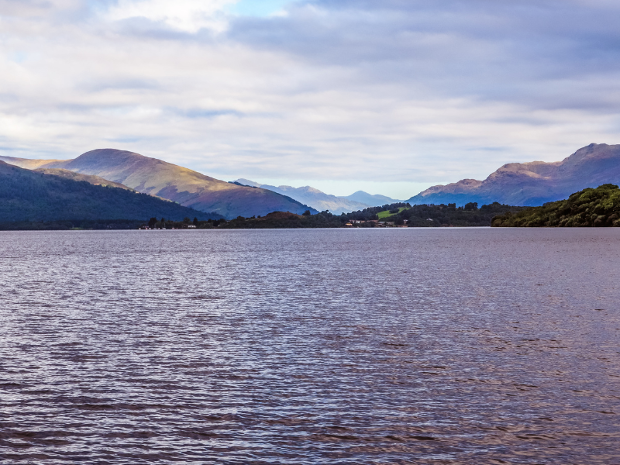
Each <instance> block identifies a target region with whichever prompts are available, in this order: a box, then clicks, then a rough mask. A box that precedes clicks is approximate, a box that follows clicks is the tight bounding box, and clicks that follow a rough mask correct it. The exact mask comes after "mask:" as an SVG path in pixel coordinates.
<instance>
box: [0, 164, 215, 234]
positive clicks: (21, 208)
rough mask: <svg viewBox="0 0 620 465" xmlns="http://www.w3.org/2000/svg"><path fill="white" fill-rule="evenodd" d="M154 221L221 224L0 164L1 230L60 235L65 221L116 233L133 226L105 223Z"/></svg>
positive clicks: (132, 195)
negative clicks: (188, 219)
mask: <svg viewBox="0 0 620 465" xmlns="http://www.w3.org/2000/svg"><path fill="white" fill-rule="evenodd" d="M154 216H157V217H161V216H163V217H166V218H171V219H175V220H182V219H183V218H185V217H191V218H194V217H197V218H198V219H199V220H208V219H220V218H221V216H220V215H218V214H215V213H203V212H199V211H197V210H193V209H191V208H187V207H183V206H181V205H179V204H177V203H174V202H170V201H167V200H163V199H160V198H157V197H153V196H150V195H147V194H139V193H136V192H133V191H129V190H124V189H119V188H116V187H103V186H95V185H92V184H89V183H88V182H85V181H74V180H71V179H64V178H61V177H58V176H54V175H50V174H43V173H38V172H34V171H30V170H25V169H22V168H18V167H16V166H12V165H8V164H6V163H4V162H0V225H1V226H0V228H1V229H15V228H17V227H18V224H21V227H19V229H66V228H64V227H62V225H63V224H68V223H67V221H68V222H69V223H71V224H74V223H75V222H82V223H80V224H83V225H85V226H86V225H88V224H90V225H93V226H97V225H99V227H102V228H103V227H104V223H105V228H107V227H108V226H110V225H111V226H112V227H115V229H116V226H118V227H120V225H121V224H132V225H135V223H134V222H129V223H128V222H125V223H122V222H121V223H110V222H109V221H108V222H105V220H139V221H140V222H142V221H146V220H148V218H150V217H154ZM89 221H90V222H91V223H88V222H89ZM84 222H86V223H84ZM74 227H76V226H74ZM77 227H80V226H77ZM132 227H134V226H132ZM135 227H137V226H135Z"/></svg>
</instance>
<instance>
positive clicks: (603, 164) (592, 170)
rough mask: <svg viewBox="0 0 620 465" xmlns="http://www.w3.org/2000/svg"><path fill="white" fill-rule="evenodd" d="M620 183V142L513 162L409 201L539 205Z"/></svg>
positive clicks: (428, 191) (419, 202)
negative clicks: (552, 158) (562, 155)
mask: <svg viewBox="0 0 620 465" xmlns="http://www.w3.org/2000/svg"><path fill="white" fill-rule="evenodd" d="M607 183H611V184H620V145H607V144H590V145H588V146H587V147H583V148H581V149H579V150H577V151H576V152H575V153H574V154H572V155H571V156H569V157H567V158H565V159H564V160H562V161H558V162H554V163H545V162H542V161H533V162H530V163H509V164H507V165H504V166H502V167H501V168H499V169H498V170H497V171H495V172H494V173H492V174H491V175H490V176H489V177H488V178H486V179H485V180H484V181H477V180H475V179H463V180H462V181H459V182H456V183H452V184H447V185H440V186H433V187H431V188H429V189H427V190H425V191H423V192H421V193H419V194H418V195H415V196H413V197H411V198H410V199H409V200H407V202H408V203H410V204H412V205H421V204H441V203H444V204H448V203H456V204H457V206H462V205H464V204H466V203H469V202H478V203H479V204H481V205H482V204H490V203H492V202H499V203H502V204H507V205H525V206H539V205H542V204H544V203H546V202H554V201H557V200H561V199H565V198H567V197H568V196H570V195H571V194H572V193H574V192H577V191H580V190H582V189H585V188H587V187H592V188H595V187H598V186H600V185H602V184H607Z"/></svg>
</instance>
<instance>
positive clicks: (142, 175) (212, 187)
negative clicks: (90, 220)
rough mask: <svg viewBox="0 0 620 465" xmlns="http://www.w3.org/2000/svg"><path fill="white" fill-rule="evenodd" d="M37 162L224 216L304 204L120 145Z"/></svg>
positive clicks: (302, 208)
mask: <svg viewBox="0 0 620 465" xmlns="http://www.w3.org/2000/svg"><path fill="white" fill-rule="evenodd" d="M13 160H15V164H20V163H21V164H22V165H23V164H25V163H26V162H24V161H23V159H13ZM37 162H39V160H37ZM22 165H20V166H22ZM40 167H43V168H61V169H66V170H69V171H74V172H76V173H82V174H88V175H94V176H99V177H101V178H104V179H107V180H110V181H113V182H117V183H120V184H123V185H125V186H127V187H130V188H132V189H135V190H137V191H139V192H143V193H146V194H151V195H156V196H159V197H163V198H165V199H169V200H172V201H174V202H177V203H179V204H181V205H184V206H186V207H190V208H195V209H196V210H201V211H206V212H216V213H219V214H221V215H223V216H225V217H227V218H235V217H237V216H253V215H266V214H267V213H270V212H272V211H290V212H291V213H297V214H301V213H303V212H304V211H306V210H308V209H309V208H308V207H307V206H306V205H302V204H301V203H299V202H297V201H295V200H293V199H291V198H289V197H286V196H283V195H280V194H277V193H275V192H271V191H269V190H266V189H254V188H251V187H244V186H238V185H235V184H231V183H228V182H224V181H220V180H218V179H215V178H211V177H209V176H205V175H204V174H201V173H198V172H196V171H192V170H190V169H188V168H183V167H181V166H177V165H173V164H172V163H167V162H165V161H162V160H158V159H156V158H149V157H145V156H143V155H140V154H137V153H133V152H128V151H125V150H114V149H99V150H92V151H90V152H86V153H84V154H82V155H80V156H79V157H77V158H76V159H74V160H65V161H54V160H50V161H49V162H48V163H46V164H45V163H42V164H41V165H40ZM314 212H316V211H314Z"/></svg>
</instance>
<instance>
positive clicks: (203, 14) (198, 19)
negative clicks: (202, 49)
mask: <svg viewBox="0 0 620 465" xmlns="http://www.w3.org/2000/svg"><path fill="white" fill-rule="evenodd" d="M234 3H236V0H174V1H170V0H119V1H118V3H117V4H116V5H114V6H112V7H111V8H110V9H109V10H108V12H107V15H106V18H107V19H108V20H112V21H119V20H126V19H135V18H143V19H148V20H149V21H154V22H161V23H165V24H167V25H168V26H170V27H172V28H175V29H178V30H181V31H187V32H190V33H194V32H197V31H199V30H200V29H203V28H206V29H211V30H213V31H216V32H222V31H224V30H225V29H226V24H227V23H226V20H225V17H224V15H223V11H224V9H225V7H226V6H229V5H232V4H234Z"/></svg>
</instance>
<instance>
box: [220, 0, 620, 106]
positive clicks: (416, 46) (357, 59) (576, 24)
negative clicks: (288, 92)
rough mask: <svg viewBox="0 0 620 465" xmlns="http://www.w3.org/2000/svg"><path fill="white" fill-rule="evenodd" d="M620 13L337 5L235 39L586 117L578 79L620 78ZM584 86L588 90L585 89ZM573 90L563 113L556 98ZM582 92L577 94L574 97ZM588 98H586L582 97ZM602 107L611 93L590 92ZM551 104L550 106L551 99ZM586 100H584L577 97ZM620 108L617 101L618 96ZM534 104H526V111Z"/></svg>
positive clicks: (479, 5)
mask: <svg viewBox="0 0 620 465" xmlns="http://www.w3.org/2000/svg"><path fill="white" fill-rule="evenodd" d="M619 20H620V10H619V9H618V8H616V7H610V6H609V4H608V5H602V6H599V7H596V6H594V7H593V6H590V5H585V4H583V3H579V2H571V1H566V0H562V1H559V0H558V1H542V2H541V1H536V2H533V1H523V0H520V1H519V0H517V1H513V2H494V1H493V2H492V1H483V0H470V1H466V2H463V1H439V2H426V1H425V2H422V1H416V0H408V1H393V0H392V1H390V0H387V1H382V2H366V1H347V0H345V1H340V0H338V1H331V0H323V1H317V2H312V3H308V4H305V5H304V4H299V5H298V6H296V7H293V8H291V9H290V14H289V16H287V17H277V18H269V19H267V20H264V19H256V18H254V19H247V18H243V19H239V20H237V21H235V22H233V24H232V28H231V30H230V32H229V38H230V39H232V40H236V41H239V42H242V43H244V44H246V45H249V46H253V47H257V48H262V49H266V50H274V49H276V50H280V51H282V52H284V53H288V54H291V55H293V56H295V57H297V58H298V59H300V60H307V61H312V62H314V63H317V64H322V65H333V66H344V67H350V68H354V69H356V70H357V71H358V74H359V76H360V82H363V81H364V80H365V79H366V80H370V81H375V82H378V81H385V82H390V83H394V84H397V85H398V84H401V85H403V86H407V85H409V84H412V85H413V86H415V87H416V88H417V89H419V88H420V87H422V88H424V89H431V90H432V91H433V92H435V93H437V94H438V95H446V96H450V95H461V96H462V95H468V96H470V97H472V98H477V99H482V100H488V99H490V100H517V99H518V100H519V101H520V102H524V99H525V100H526V101H527V103H528V104H529V105H534V106H536V107H545V106H546V107H548V108H550V109H551V108H558V107H564V108H583V106H584V104H585V103H586V102H584V99H581V98H578V96H577V95H576V94H577V93H576V92H574V91H575V90H576V88H575V86H571V85H570V82H571V80H583V79H588V78H589V77H591V76H593V75H596V76H598V77H600V76H601V75H602V76H609V79H610V81H609V82H608V83H607V84H606V85H605V87H607V88H608V89H607V90H610V89H609V87H613V89H611V90H613V92H614V93H616V94H617V92H618V87H614V86H613V85H612V84H613V82H614V81H615V80H616V76H615V73H617V72H620V28H618V27H617V25H618V22H619ZM577 86H582V87H583V81H582V82H579V83H577ZM557 88H560V89H562V90H563V91H565V92H566V93H565V95H564V99H563V101H564V104H563V105H560V104H559V102H558V98H557V95H555V94H557V92H555V89H557ZM571 90H572V91H571ZM579 90H583V89H579ZM588 94H589V99H590V102H591V105H592V106H593V107H598V106H602V107H605V106H606V105H609V93H608V92H605V93H603V92H598V93H597V92H592V91H590V92H588ZM547 97H548V98H547ZM576 97H577V98H576ZM612 100H613V101H614V105H615V104H616V102H617V96H613V97H612ZM524 103H525V102H524Z"/></svg>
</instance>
